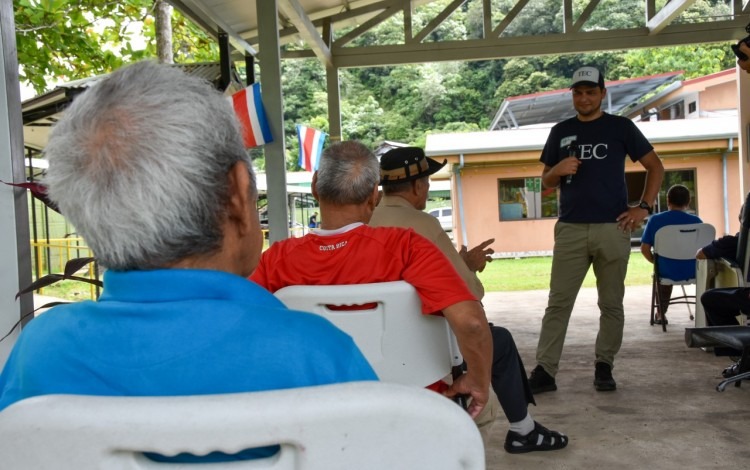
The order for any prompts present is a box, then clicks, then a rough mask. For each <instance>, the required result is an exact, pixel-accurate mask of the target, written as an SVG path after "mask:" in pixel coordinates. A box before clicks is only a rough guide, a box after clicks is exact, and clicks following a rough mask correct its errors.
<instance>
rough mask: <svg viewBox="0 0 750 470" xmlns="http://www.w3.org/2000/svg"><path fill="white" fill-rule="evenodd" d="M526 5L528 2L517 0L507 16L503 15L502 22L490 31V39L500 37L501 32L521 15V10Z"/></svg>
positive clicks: (527, 0) (526, 0)
mask: <svg viewBox="0 0 750 470" xmlns="http://www.w3.org/2000/svg"><path fill="white" fill-rule="evenodd" d="M527 3H529V0H518V3H516V4H515V6H513V8H511V9H510V11H509V12H508V14H507V15H505V18H503V21H501V22H500V24H498V25H497V27H496V28H495V29H493V30H492V36H491V37H493V38H497V37H500V35H501V34H503V31H505V28H507V27H508V25H510V23H511V22H512V21H513V20H515V19H516V16H518V14H519V13H521V10H523V7H525V6H526V4H527Z"/></svg>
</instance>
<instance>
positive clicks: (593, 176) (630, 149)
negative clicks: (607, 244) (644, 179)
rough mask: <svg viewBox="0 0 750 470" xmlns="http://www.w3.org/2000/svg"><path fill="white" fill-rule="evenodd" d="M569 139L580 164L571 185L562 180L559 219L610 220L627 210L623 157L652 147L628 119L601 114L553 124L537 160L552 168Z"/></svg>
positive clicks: (639, 154) (563, 155)
mask: <svg viewBox="0 0 750 470" xmlns="http://www.w3.org/2000/svg"><path fill="white" fill-rule="evenodd" d="M571 142H575V148H576V155H577V156H578V158H579V159H580V160H581V165H580V166H579V167H578V172H577V173H576V174H575V175H573V177H572V179H571V182H570V183H567V182H566V178H565V177H563V178H561V181H560V220H561V221H563V222H573V223H607V222H615V221H616V219H617V216H618V215H620V214H621V213H622V212H624V211H625V210H627V208H628V191H627V185H626V184H625V157H626V156H630V159H631V160H632V161H638V160H640V159H641V158H642V157H644V156H645V155H646V154H648V153H649V152H650V151H652V150H653V146H652V145H651V144H650V143H649V142H648V140H646V138H645V137H644V136H643V134H642V133H641V131H640V130H639V129H638V128H637V127H636V125H635V124H633V122H632V121H631V120H630V119H627V118H624V117H620V116H612V115H611V114H607V113H603V114H602V116H601V117H599V118H597V119H595V120H593V121H588V122H583V121H579V120H578V118H577V117H573V118H570V119H567V120H565V121H563V122H561V123H558V124H556V125H555V126H554V127H553V128H552V129H551V131H550V135H549V137H548V138H547V143H546V144H545V145H544V150H542V156H541V158H540V159H539V160H540V161H541V162H542V163H544V164H545V165H547V166H550V167H553V166H555V165H556V164H557V163H558V162H559V161H560V160H562V159H564V158H567V157H568V155H569V150H568V146H569V145H570V144H571ZM638 196H640V195H638Z"/></svg>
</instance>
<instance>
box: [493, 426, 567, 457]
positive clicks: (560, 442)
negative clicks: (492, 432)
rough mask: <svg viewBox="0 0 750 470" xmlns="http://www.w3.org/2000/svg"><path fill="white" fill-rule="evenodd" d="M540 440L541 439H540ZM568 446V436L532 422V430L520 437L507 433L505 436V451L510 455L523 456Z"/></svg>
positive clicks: (515, 433)
mask: <svg viewBox="0 0 750 470" xmlns="http://www.w3.org/2000/svg"><path fill="white" fill-rule="evenodd" d="M540 438H541V439H540ZM567 445H568V436H566V435H565V434H562V433H559V432H557V431H550V430H549V429H547V428H545V427H544V426H542V425H541V424H539V423H537V422H536V421H534V430H533V431H531V432H530V433H528V434H526V435H525V436H522V435H520V434H518V433H517V432H513V431H508V434H507V435H506V436H505V446H504V447H505V451H506V452H508V453H511V454H523V453H526V452H534V451H535V450H557V449H562V448H564V447H565V446H567Z"/></svg>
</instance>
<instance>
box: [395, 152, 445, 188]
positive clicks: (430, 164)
mask: <svg viewBox="0 0 750 470" xmlns="http://www.w3.org/2000/svg"><path fill="white" fill-rule="evenodd" d="M425 160H427V171H426V172H424V173H418V174H416V175H411V176H407V177H406V178H399V179H393V180H392V179H388V180H383V179H381V180H380V185H381V186H386V185H389V184H395V183H403V182H406V181H414V180H418V179H420V178H424V177H426V176H430V175H434V174H435V173H437V172H438V171H440V170H441V169H443V167H444V166H445V165H447V164H448V159H447V158H446V159H444V160H443V163H438V162H437V161H436V160H433V159H432V158H430V157H425Z"/></svg>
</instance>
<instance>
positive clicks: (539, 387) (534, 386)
mask: <svg viewBox="0 0 750 470" xmlns="http://www.w3.org/2000/svg"><path fill="white" fill-rule="evenodd" d="M529 387H530V388H531V393H533V394H534V395H536V394H538V393H542V392H554V391H555V390H557V385H556V384H555V378H554V377H552V376H551V375H549V374H548V373H547V371H546V370H544V367H542V366H536V367H535V368H534V370H532V371H531V375H530V376H529Z"/></svg>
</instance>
